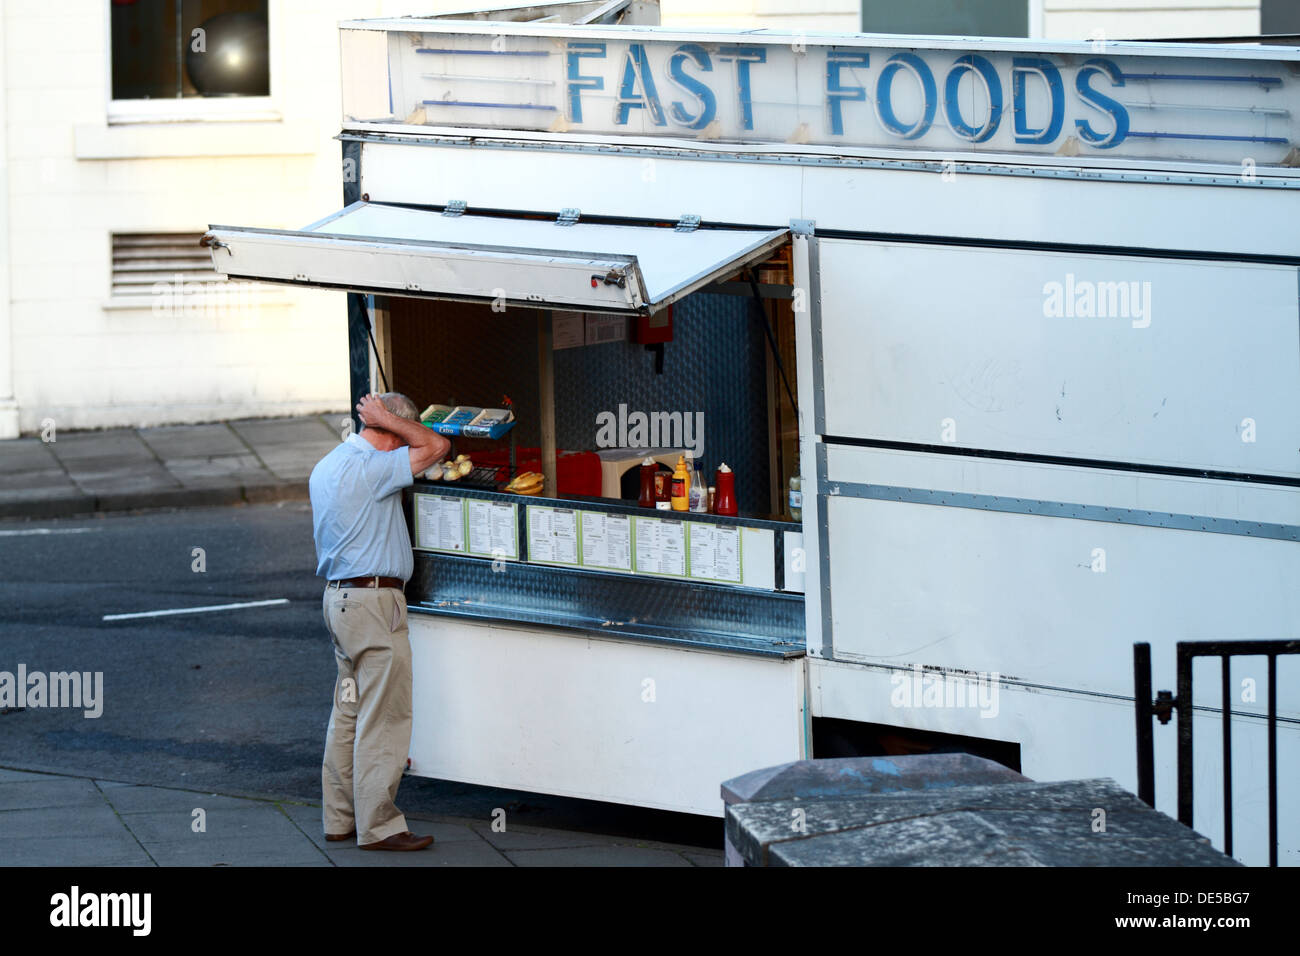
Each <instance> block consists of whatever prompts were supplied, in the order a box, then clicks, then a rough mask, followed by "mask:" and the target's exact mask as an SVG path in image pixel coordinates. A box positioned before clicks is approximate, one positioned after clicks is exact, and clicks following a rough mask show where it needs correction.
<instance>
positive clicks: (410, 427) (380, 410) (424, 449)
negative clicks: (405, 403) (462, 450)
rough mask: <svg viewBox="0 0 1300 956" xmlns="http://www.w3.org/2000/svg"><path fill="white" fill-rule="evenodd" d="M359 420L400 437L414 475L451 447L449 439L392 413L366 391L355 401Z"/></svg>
mask: <svg viewBox="0 0 1300 956" xmlns="http://www.w3.org/2000/svg"><path fill="white" fill-rule="evenodd" d="M357 412H358V414H359V415H360V416H361V421H362V422H363V423H364V424H365V425H367V426H369V427H371V428H382V429H383V430H384V431H387V432H392V433H393V434H394V435H396V436H397V437H399V438H401V439H402V441H404V442H405V443H406V444H407V445H408V446H409V447H410V450H411V474H413V475H418V474H420V472H422V471H424V470H425V469H426V468H428V467H429V466H430V465H432V464H433V463H434V462H436V461H440V460H441V459H442V458H443V457H444V456H445V455H446V454H447V452H448V451H450V450H451V442H450V441H448V440H447V439H446V438H444V437H443V436H442V435H439V434H438V433H437V432H435V431H434V430H433V429H432V428H427V427H426V426H424V425H422V424H421V423H420V422H418V421H411V420H410V419H409V418H402V417H401V416H400V415H394V414H393V413H392V412H390V411H389V410H388V408H387V406H385V405H384V402H383V399H381V398H380V397H379V396H378V395H375V394H373V393H372V394H370V395H367V396H365V397H364V398H362V399H361V401H360V402H358V403H357Z"/></svg>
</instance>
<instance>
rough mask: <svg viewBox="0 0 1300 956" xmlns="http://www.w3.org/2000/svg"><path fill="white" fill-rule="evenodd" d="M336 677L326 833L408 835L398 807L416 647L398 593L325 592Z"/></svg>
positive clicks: (326, 770)
mask: <svg viewBox="0 0 1300 956" xmlns="http://www.w3.org/2000/svg"><path fill="white" fill-rule="evenodd" d="M322 611H323V613H324V615H325V627H326V629H327V630H328V631H329V633H330V636H331V637H332V638H333V639H334V658H335V661H336V662H337V664H338V678H337V680H336V681H335V683H334V707H333V709H332V710H331V711H330V722H329V729H328V730H327V731H326V734H325V761H324V764H323V765H322V768H321V789H322V792H323V795H324V799H323V801H322V802H323V810H324V814H323V815H324V824H325V832H326V833H347V832H349V831H350V830H351V829H352V827H353V826H354V825H355V826H356V829H357V843H358V844H363V843H377V842H378V841H380V840H383V839H384V838H386V837H390V836H392V835H393V834H394V833H401V832H403V831H404V830H406V828H407V827H406V817H404V816H403V815H402V812H401V811H400V810H398V809H397V806H396V805H395V804H394V803H393V800H394V799H395V798H396V797H397V787H398V785H399V784H400V783H401V782H402V771H403V770H405V769H406V757H407V753H408V751H409V750H410V747H411V642H410V640H409V639H408V636H407V634H408V632H407V622H406V598H405V596H404V595H403V593H402V592H401V591H400V590H398V589H397V588H344V587H339V588H333V587H328V586H327V587H326V588H325V596H324V599H323V600H322Z"/></svg>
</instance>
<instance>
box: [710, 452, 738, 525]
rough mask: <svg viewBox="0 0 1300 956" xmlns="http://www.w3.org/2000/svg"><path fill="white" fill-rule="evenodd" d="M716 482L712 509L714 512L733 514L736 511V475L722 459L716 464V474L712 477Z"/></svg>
mask: <svg viewBox="0 0 1300 956" xmlns="http://www.w3.org/2000/svg"><path fill="white" fill-rule="evenodd" d="M714 481H716V482H717V486H718V493H717V497H715V498H714V499H713V510H714V513H715V514H720V515H734V514H737V513H738V509H737V508H736V475H735V473H734V472H733V471H732V470H731V469H730V468H728V467H727V463H726V462H725V461H724V462H723V463H722V464H721V465H719V466H718V472H717V475H716V476H715V478H714Z"/></svg>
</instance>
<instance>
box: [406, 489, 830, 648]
mask: <svg viewBox="0 0 1300 956" xmlns="http://www.w3.org/2000/svg"><path fill="white" fill-rule="evenodd" d="M418 494H434V495H440V496H443V497H455V498H468V499H482V500H490V501H496V502H502V503H508V504H515V505H524V506H528V505H533V506H541V507H554V508H572V509H575V510H581V511H595V512H602V513H606V514H619V515H623V514H626V515H640V516H643V517H661V518H663V517H667V518H673V519H681V520H682V521H686V522H702V523H705V524H713V525H738V526H741V527H745V528H757V529H765V530H770V531H772V532H773V540H774V547H775V554H774V557H773V561H774V570H775V587H774V588H773V589H766V588H754V587H745V586H741V585H733V584H713V583H708V582H703V581H698V580H692V579H682V578H675V577H655V576H649V575H645V574H632V573H627V572H621V571H602V570H593V569H590V568H571V567H556V566H554V565H542V564H532V563H529V562H528V560H527V557H528V554H527V549H528V533H527V525H526V520H527V518H526V508H525V507H520V508H519V509H518V514H517V516H516V520H517V521H518V542H519V560H517V561H513V560H494V559H493V558H490V557H472V556H469V555H462V554H452V553H447V552H443V551H437V552H433V551H428V550H424V549H421V548H419V547H418V546H417V547H416V548H415V549H414V553H415V570H414V573H413V574H412V576H411V580H410V581H409V582H407V586H406V601H407V607H408V609H409V610H410V611H412V612H416V613H421V614H434V615H449V616H455V617H462V618H473V619H478V620H487V621H492V620H495V621H502V622H509V623H514V624H536V625H542V626H545V627H549V628H560V629H566V630H571V631H575V632H580V633H581V634H583V635H592V634H594V635H606V636H608V635H617V636H619V637H625V638H632V639H636V640H642V641H647V642H651V643H657V644H667V645H673V646H678V647H696V648H700V649H702V650H713V651H724V652H730V653H737V654H746V655H751V656H760V657H772V658H780V659H786V658H794V657H801V656H803V654H804V649H805V641H804V597H803V594H802V593H797V592H790V591H784V590H782V588H783V587H784V586H785V564H786V562H785V558H784V555H785V537H786V535H787V534H789V533H792V532H800V531H801V530H802V525H801V524H800V523H798V522H790V521H776V520H772V519H770V518H758V517H749V516H746V515H740V516H737V517H730V516H724V515H713V514H695V513H691V512H671V513H667V512H662V511H654V512H651V511H649V510H648V509H645V508H641V507H638V506H637V505H636V504H634V503H628V502H626V501H616V500H611V499H608V498H588V497H579V496H563V497H557V498H543V497H541V496H523V495H514V494H509V493H504V492H497V491H488V490H486V489H482V488H470V487H462V486H456V485H448V484H445V483H442V482H430V481H424V480H417V481H416V482H415V484H414V486H413V488H412V490H411V492H410V493H409V494H408V495H407V496H406V506H407V524H408V528H410V530H411V540H412V541H413V542H416V543H417V545H418V541H417V539H416V534H415V527H414V523H413V514H414V506H413V501H414V496H415V495H418Z"/></svg>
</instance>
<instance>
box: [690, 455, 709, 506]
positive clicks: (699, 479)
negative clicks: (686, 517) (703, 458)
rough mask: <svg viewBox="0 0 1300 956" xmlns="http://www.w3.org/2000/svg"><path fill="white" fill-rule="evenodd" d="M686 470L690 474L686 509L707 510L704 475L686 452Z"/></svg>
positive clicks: (706, 487)
mask: <svg viewBox="0 0 1300 956" xmlns="http://www.w3.org/2000/svg"><path fill="white" fill-rule="evenodd" d="M686 470H687V471H688V472H690V475H691V486H690V490H689V491H688V492H687V499H686V500H687V510H688V511H708V510H709V489H708V486H707V485H705V484H704V475H702V474H701V473H700V469H698V468H696V467H695V462H694V456H693V455H692V454H691V453H690V452H687V453H686Z"/></svg>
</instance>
